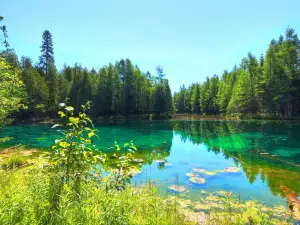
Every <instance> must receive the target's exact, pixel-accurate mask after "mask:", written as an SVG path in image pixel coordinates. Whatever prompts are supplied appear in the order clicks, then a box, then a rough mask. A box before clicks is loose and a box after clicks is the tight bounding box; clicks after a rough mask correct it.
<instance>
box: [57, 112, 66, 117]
mask: <svg viewBox="0 0 300 225" xmlns="http://www.w3.org/2000/svg"><path fill="white" fill-rule="evenodd" d="M58 115H60V118H63V117H65V116H66V114H65V113H64V112H63V111H59V112H58Z"/></svg>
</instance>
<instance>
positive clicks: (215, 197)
mask: <svg viewBox="0 0 300 225" xmlns="http://www.w3.org/2000/svg"><path fill="white" fill-rule="evenodd" d="M206 199H207V200H209V201H213V202H219V201H220V200H221V199H220V198H218V197H217V196H213V195H209V196H207V197H206Z"/></svg>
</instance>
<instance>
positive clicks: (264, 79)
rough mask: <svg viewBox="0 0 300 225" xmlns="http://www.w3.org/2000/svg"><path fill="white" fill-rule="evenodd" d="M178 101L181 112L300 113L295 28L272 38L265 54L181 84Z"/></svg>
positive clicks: (298, 48)
mask: <svg viewBox="0 0 300 225" xmlns="http://www.w3.org/2000/svg"><path fill="white" fill-rule="evenodd" d="M174 102H175V105H176V108H177V111H178V112H180V113H197V114H199V113H201V114H237V113H239V114H241V113H244V114H245V113H247V114H265V115H290V116H295V115H299V114H300V41H299V39H298V37H297V34H296V32H295V30H293V29H292V28H288V29H287V30H286V32H285V36H283V35H280V36H279V38H278V40H274V39H273V40H272V41H271V43H270V45H269V47H268V49H267V51H266V53H265V55H261V56H260V57H259V58H256V57H255V56H254V55H253V54H251V53H249V54H248V55H247V56H246V57H245V58H243V59H242V62H241V63H240V65H239V66H237V65H235V66H234V67H233V69H232V71H227V70H225V71H224V73H223V74H222V76H221V77H219V76H217V75H214V76H213V77H210V78H209V77H207V78H206V80H205V82H203V83H202V84H199V83H194V84H192V85H190V86H189V87H185V86H181V87H180V90H179V92H177V93H175V96H174Z"/></svg>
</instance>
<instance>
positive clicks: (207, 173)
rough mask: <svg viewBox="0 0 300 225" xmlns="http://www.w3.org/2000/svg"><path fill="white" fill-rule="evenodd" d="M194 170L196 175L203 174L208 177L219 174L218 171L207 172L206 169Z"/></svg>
mask: <svg viewBox="0 0 300 225" xmlns="http://www.w3.org/2000/svg"><path fill="white" fill-rule="evenodd" d="M192 170H193V172H195V173H202V174H206V175H208V176H214V175H216V174H217V172H216V171H208V170H206V169H192Z"/></svg>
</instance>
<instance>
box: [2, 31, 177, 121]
mask: <svg viewBox="0 0 300 225" xmlns="http://www.w3.org/2000/svg"><path fill="white" fill-rule="evenodd" d="M5 34H6V36H5V43H7V44H6V45H5V48H6V49H5V50H4V51H2V52H1V56H2V57H3V58H4V60H5V61H6V63H8V64H9V65H11V66H12V67H13V68H17V69H18V70H19V71H20V78H21V80H22V81H23V83H24V85H25V89H26V93H27V97H26V99H24V102H25V104H26V105H27V110H22V111H21V113H18V116H22V117H27V118H28V117H36V116H45V115H54V114H55V113H56V111H57V107H58V104H59V103H61V102H64V101H65V100H66V99H69V100H68V103H69V104H71V105H73V106H74V108H75V111H78V110H79V109H80V107H81V105H82V104H84V103H86V101H87V100H91V101H92V103H93V107H92V112H90V113H91V114H92V115H94V116H98V115H119V114H122V115H132V114H139V115H140V114H155V115H158V114H159V115H169V114H171V113H173V111H174V107H173V96H172V93H171V89H170V86H169V82H168V80H167V79H166V77H165V73H164V71H163V68H162V67H160V66H158V67H157V68H156V71H157V74H156V75H152V74H150V72H142V70H141V69H140V68H139V67H138V66H135V65H133V63H132V62H131V61H130V60H129V59H121V60H120V61H117V62H116V63H114V64H112V63H110V64H109V65H108V66H104V67H102V68H100V69H99V71H96V70H95V69H92V70H88V69H87V68H84V67H82V66H81V65H80V64H78V63H76V64H75V65H74V66H67V65H65V66H64V68H63V69H62V70H61V71H58V70H57V69H56V67H55V60H54V47H53V41H52V35H51V33H50V32H49V31H47V30H46V31H44V33H43V36H42V45H41V56H40V58H39V61H38V62H37V63H36V64H35V65H34V64H33V63H32V60H31V59H30V58H29V57H24V56H23V57H22V58H21V59H20V61H19V60H18V57H17V55H16V53H15V52H14V50H12V49H11V48H10V47H9V44H8V42H7V33H5Z"/></svg>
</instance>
